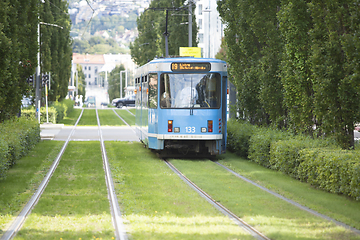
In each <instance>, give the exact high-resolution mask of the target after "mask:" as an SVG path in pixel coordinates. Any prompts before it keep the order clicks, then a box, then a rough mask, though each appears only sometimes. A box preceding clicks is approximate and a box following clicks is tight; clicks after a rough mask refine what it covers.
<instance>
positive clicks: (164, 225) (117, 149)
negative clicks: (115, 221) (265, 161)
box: [106, 142, 253, 240]
mask: <svg viewBox="0 0 360 240" xmlns="http://www.w3.org/2000/svg"><path fill="white" fill-rule="evenodd" d="M106 150H107V153H108V157H109V160H110V165H111V171H112V175H113V178H114V182H115V188H116V193H117V196H118V201H119V204H120V207H121V209H122V214H123V218H124V219H125V223H126V229H127V231H129V233H130V235H131V239H206V240H208V239H253V238H252V237H251V236H250V235H249V234H248V233H246V232H244V231H243V230H242V229H241V228H240V227H238V226H237V225H236V224H235V223H234V222H232V221H231V220H230V219H229V218H228V217H226V216H224V215H223V214H222V213H220V212H219V211H217V210H216V209H215V208H214V207H213V206H211V205H210V204H209V203H208V202H207V201H206V200H205V199H203V198H201V197H200V196H199V195H198V194H197V193H196V192H195V191H194V190H192V189H191V188H190V187H189V186H188V185H186V184H185V183H184V182H183V181H182V180H181V179H180V178H179V177H178V176H177V175H176V174H175V173H173V172H172V171H171V170H170V169H169V168H168V167H167V166H166V165H165V163H164V162H162V161H161V160H159V159H158V158H157V157H156V156H155V155H154V154H152V153H151V152H150V151H148V150H147V149H145V148H144V147H143V146H142V144H140V143H128V142H106Z"/></svg>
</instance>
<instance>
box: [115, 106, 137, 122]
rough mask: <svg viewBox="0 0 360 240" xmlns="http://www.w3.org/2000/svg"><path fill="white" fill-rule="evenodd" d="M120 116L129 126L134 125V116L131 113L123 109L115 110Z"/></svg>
mask: <svg viewBox="0 0 360 240" xmlns="http://www.w3.org/2000/svg"><path fill="white" fill-rule="evenodd" d="M115 111H116V112H117V114H119V116H120V117H122V118H123V119H124V120H125V122H127V123H128V124H129V125H130V126H135V116H133V115H131V114H130V113H129V112H128V111H126V110H125V109H118V110H115Z"/></svg>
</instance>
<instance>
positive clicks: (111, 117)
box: [98, 110, 126, 126]
mask: <svg viewBox="0 0 360 240" xmlns="http://www.w3.org/2000/svg"><path fill="white" fill-rule="evenodd" d="M98 113H99V119H100V124H101V126H126V124H125V123H124V122H123V121H122V120H121V119H120V118H119V117H118V116H116V114H115V113H114V112H113V111H112V110H98Z"/></svg>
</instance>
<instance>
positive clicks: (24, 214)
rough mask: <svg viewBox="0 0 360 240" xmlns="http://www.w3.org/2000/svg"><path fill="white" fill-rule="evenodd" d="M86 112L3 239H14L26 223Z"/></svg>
mask: <svg viewBox="0 0 360 240" xmlns="http://www.w3.org/2000/svg"><path fill="white" fill-rule="evenodd" d="M83 112H84V109H83V110H82V111H81V113H80V116H79V118H78V119H77V121H76V123H75V125H74V127H73V128H72V130H71V132H70V134H69V136H68V138H67V140H66V141H65V143H64V145H63V146H62V148H61V150H60V152H59V154H58V155H57V157H56V159H55V160H54V162H53V164H52V165H51V167H50V169H49V171H48V173H47V174H46V176H45V177H44V179H43V180H42V182H41V183H40V185H39V187H38V189H37V190H36V192H35V193H34V195H33V196H32V197H31V198H30V200H29V202H28V203H27V204H26V205H25V207H24V208H23V210H22V211H21V212H20V213H19V215H18V216H17V217H16V218H15V220H14V221H13V222H12V223H11V225H10V227H9V228H8V229H7V230H5V233H4V235H3V236H2V237H1V240H9V239H12V238H13V237H15V235H16V233H17V232H18V231H19V230H20V228H21V226H22V225H23V224H24V222H25V220H26V217H27V216H28V215H29V213H30V212H31V210H32V209H33V207H34V206H35V205H36V204H37V202H38V201H39V199H40V197H41V195H42V193H43V192H44V190H45V188H46V186H47V185H48V183H49V181H50V178H51V176H52V175H53V173H54V172H55V169H56V168H57V166H58V165H59V162H60V159H61V157H62V155H63V154H64V152H65V149H66V147H67V145H68V143H69V142H70V138H71V136H72V135H73V134H74V132H75V128H76V125H77V124H78V123H79V121H80V118H81V116H82V114H83Z"/></svg>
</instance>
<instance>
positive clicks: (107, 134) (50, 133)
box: [40, 123, 139, 141]
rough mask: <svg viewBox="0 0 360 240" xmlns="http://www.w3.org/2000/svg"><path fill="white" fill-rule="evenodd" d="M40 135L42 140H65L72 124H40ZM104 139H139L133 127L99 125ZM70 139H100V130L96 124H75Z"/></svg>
mask: <svg viewBox="0 0 360 240" xmlns="http://www.w3.org/2000/svg"><path fill="white" fill-rule="evenodd" d="M40 129H41V132H40V136H41V139H43V140H58V141H66V140H67V139H68V137H69V135H70V133H71V131H72V129H73V126H64V124H51V123H49V124H46V123H45V124H41V125H40ZM101 132H102V137H103V140H104V141H139V138H138V137H137V136H136V135H135V132H134V129H133V128H131V127H127V126H121V127H109V126H104V127H101ZM70 140H72V141H100V131H99V128H98V127H96V126H93V127H92V126H77V127H76V128H75V131H74V133H73V134H72V135H71V137H70Z"/></svg>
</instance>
